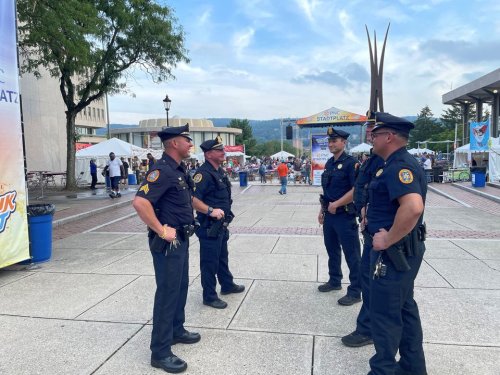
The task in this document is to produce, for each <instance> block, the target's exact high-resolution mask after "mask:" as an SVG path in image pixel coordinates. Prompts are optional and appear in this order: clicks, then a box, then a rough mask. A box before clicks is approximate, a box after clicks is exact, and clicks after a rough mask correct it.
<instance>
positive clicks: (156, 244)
mask: <svg viewBox="0 0 500 375" xmlns="http://www.w3.org/2000/svg"><path fill="white" fill-rule="evenodd" d="M148 238H149V249H150V250H151V251H154V252H155V253H163V252H165V251H167V248H168V246H169V245H170V243H169V242H168V241H166V240H164V239H163V238H161V237H160V236H158V234H157V233H155V232H154V231H153V230H152V229H151V228H148Z"/></svg>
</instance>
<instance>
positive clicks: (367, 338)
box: [342, 122, 384, 347]
mask: <svg viewBox="0 0 500 375" xmlns="http://www.w3.org/2000/svg"><path fill="white" fill-rule="evenodd" d="M374 125H375V124H374V122H368V123H367V128H368V131H370V130H371V128H373V126H374ZM368 131H367V132H368ZM367 138H368V137H367ZM366 141H367V143H371V137H370V138H369V139H367V140H366ZM383 165H384V160H383V159H382V158H381V157H379V156H378V155H375V154H373V153H370V157H369V158H368V159H367V160H366V161H365V162H364V163H363V164H362V165H361V167H359V172H358V177H357V178H356V183H355V185H354V206H355V207H356V214H357V215H358V217H359V222H360V225H361V232H362V234H363V253H362V255H361V265H360V269H359V272H360V275H359V277H360V280H361V292H362V294H363V302H362V305H361V309H360V310H359V314H358V318H357V319H356V330H355V331H354V332H352V333H350V334H348V335H346V336H344V337H342V343H343V344H344V345H346V346H350V347H361V346H364V345H369V344H372V343H373V340H372V335H371V329H370V277H371V276H372V274H370V253H371V250H372V239H371V237H370V236H369V235H368V233H367V231H366V205H367V204H368V185H369V183H370V181H371V179H372V177H373V176H375V172H376V171H377V170H378V169H379V168H381V167H382V166H383Z"/></svg>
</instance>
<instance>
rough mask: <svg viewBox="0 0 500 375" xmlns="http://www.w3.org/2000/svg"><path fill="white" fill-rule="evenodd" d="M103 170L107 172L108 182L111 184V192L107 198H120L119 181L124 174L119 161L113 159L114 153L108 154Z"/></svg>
mask: <svg viewBox="0 0 500 375" xmlns="http://www.w3.org/2000/svg"><path fill="white" fill-rule="evenodd" d="M104 170H105V171H106V170H107V171H108V172H109V180H110V182H111V192H110V193H109V196H110V197H111V198H112V199H113V198H120V197H121V196H122V195H121V194H120V179H121V178H122V176H123V174H124V170H123V164H122V162H121V160H120V159H117V158H116V157H115V153H114V152H110V153H109V160H108V161H107V163H106V166H105V167H104Z"/></svg>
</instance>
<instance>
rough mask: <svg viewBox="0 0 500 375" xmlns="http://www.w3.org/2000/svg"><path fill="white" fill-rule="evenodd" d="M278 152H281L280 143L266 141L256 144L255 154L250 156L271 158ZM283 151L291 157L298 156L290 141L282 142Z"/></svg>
mask: <svg viewBox="0 0 500 375" xmlns="http://www.w3.org/2000/svg"><path fill="white" fill-rule="evenodd" d="M278 151H281V142H280V141H268V142H264V143H259V144H257V146H255V153H254V154H252V155H255V156H257V157H259V158H262V157H265V156H271V155H273V154H275V153H277V152H278ZM283 151H286V152H289V153H291V154H293V155H298V153H297V150H296V149H295V147H293V146H292V143H291V141H284V142H283Z"/></svg>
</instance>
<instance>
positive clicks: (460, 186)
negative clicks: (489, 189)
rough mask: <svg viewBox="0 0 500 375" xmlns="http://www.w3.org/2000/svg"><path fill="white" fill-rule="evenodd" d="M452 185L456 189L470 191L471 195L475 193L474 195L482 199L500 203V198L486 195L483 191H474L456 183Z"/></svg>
mask: <svg viewBox="0 0 500 375" xmlns="http://www.w3.org/2000/svg"><path fill="white" fill-rule="evenodd" d="M451 185H452V186H454V187H456V188H459V189H462V190H464V191H468V192H469V193H473V194H475V195H478V196H480V197H483V198H486V199H489V200H491V201H493V202H496V203H500V197H497V196H494V195H491V194H488V193H485V192H483V191H479V190H476V189H473V188H471V187H467V186H463V185H459V184H455V183H452V184H451Z"/></svg>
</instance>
